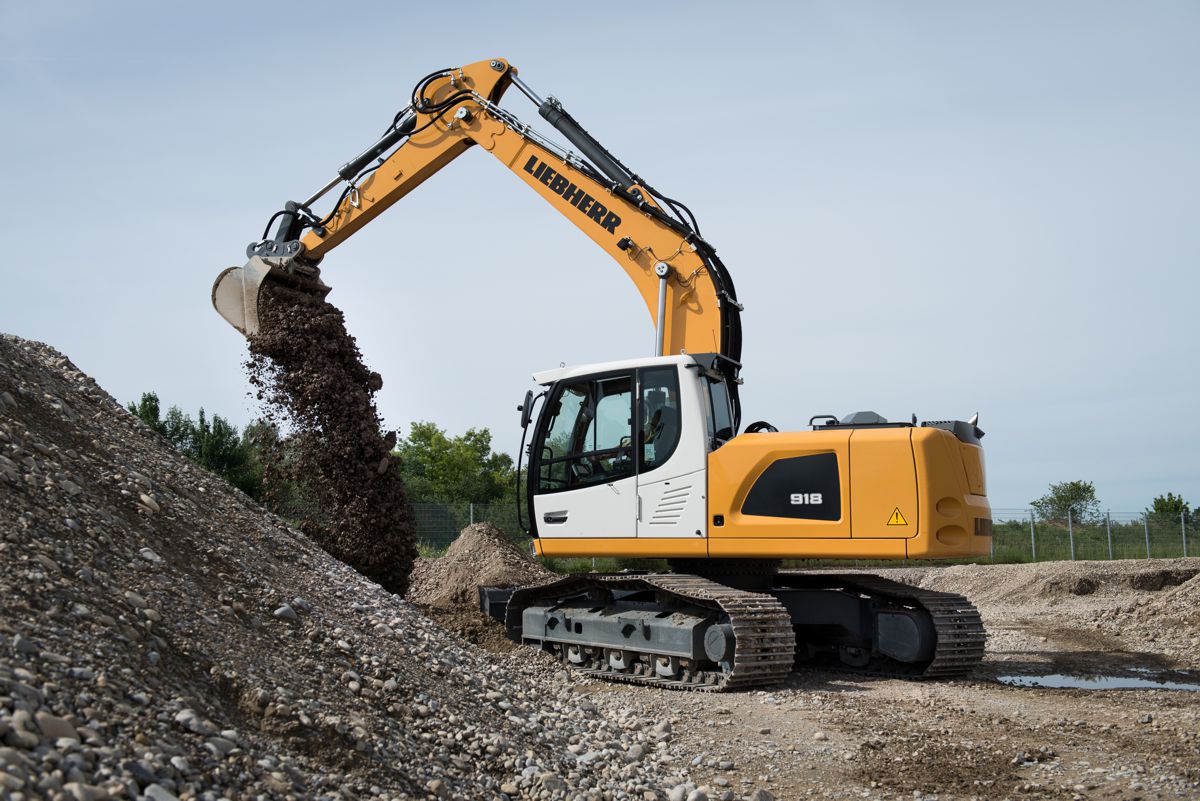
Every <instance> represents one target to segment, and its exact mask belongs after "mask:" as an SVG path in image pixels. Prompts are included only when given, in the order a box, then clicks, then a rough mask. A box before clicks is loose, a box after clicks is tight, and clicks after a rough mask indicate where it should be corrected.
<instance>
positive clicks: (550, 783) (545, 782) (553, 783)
mask: <svg viewBox="0 0 1200 801" xmlns="http://www.w3.org/2000/svg"><path fill="white" fill-rule="evenodd" d="M537 781H538V784H540V785H541V786H542V789H543V790H546V791H547V792H550V793H565V792H566V791H567V783H566V782H565V781H563V780H562V779H561V778H560V777H559V776H558V775H557V774H555V773H551V772H549V771H547V772H545V773H540V774H538V777H537Z"/></svg>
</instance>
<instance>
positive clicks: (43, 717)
mask: <svg viewBox="0 0 1200 801" xmlns="http://www.w3.org/2000/svg"><path fill="white" fill-rule="evenodd" d="M34 718H35V719H36V720H37V725H38V728H39V729H41V730H42V734H44V735H46V737H48V738H49V739H51V740H57V739H59V738H60V737H64V738H69V739H71V740H75V741H77V742H78V740H79V733H78V732H77V731H75V727H74V726H72V725H71V724H70V723H68V722H67V721H66V720H63V719H62V718H60V717H58V716H57V715H52V714H50V713H49V712H45V711H39V712H38V713H37V714H36V715H35V716H34Z"/></svg>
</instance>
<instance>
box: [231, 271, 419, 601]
mask: <svg viewBox="0 0 1200 801" xmlns="http://www.w3.org/2000/svg"><path fill="white" fill-rule="evenodd" d="M259 323H260V331H259V333H258V334H257V335H255V336H253V337H251V338H250V354H251V355H250V359H249V360H248V361H247V363H246V366H247V370H248V372H249V374H250V381H251V383H252V384H253V385H254V386H255V387H256V388H257V392H258V397H259V399H260V400H261V401H263V402H264V403H266V404H267V405H268V409H267V415H268V419H270V420H271V421H272V422H276V423H279V422H285V423H288V424H290V426H291V428H292V429H293V432H294V438H293V442H294V443H295V445H296V447H295V448H294V449H292V452H291V453H290V454H289V458H287V459H286V460H285V459H274V460H272V463H271V464H270V465H269V466H268V469H270V470H272V471H274V472H275V473H276V474H277V475H278V474H283V475H285V476H286V477H287V478H290V479H292V480H293V481H295V482H297V483H298V484H299V485H300V486H301V487H302V489H303V492H304V494H305V495H306V496H307V497H308V498H309V499H310V500H311V501H312V503H311V504H309V505H307V506H306V507H305V509H304V511H303V514H302V518H301V519H300V520H299V521H298V527H299V528H300V529H301V530H302V531H303V532H304V533H305V534H307V535H308V536H310V537H312V538H313V540H314V541H316V542H317V543H318V544H319V545H320V546H321V547H322V548H324V549H325V550H326V551H327V552H328V553H329V554H331V555H332V556H334V557H336V558H337V559H340V560H341V561H343V562H345V563H346V564H348V565H350V566H351V567H353V568H354V569H356V570H358V571H359V572H360V573H362V574H363V575H365V576H367V577H368V578H370V579H372V580H374V581H376V582H378V583H379V584H380V585H381V586H382V587H384V588H385V589H387V590H388V591H390V592H394V593H396V594H398V595H403V594H404V593H405V592H406V591H407V590H408V584H409V572H410V570H411V568H412V562H413V559H414V558H415V557H416V545H415V542H414V537H413V533H414V529H415V526H414V521H413V516H412V509H411V507H410V506H409V503H408V497H407V494H406V493H405V490H404V483H403V480H402V479H401V476H400V470H399V462H398V460H397V459H396V458H395V457H394V456H393V455H392V453H391V450H392V448H393V447H394V446H395V444H396V435H395V433H394V432H392V433H389V434H387V435H386V436H385V435H383V434H381V423H380V419H379V413H378V411H377V410H376V408H375V400H374V395H375V393H376V392H378V391H379V389H380V388H381V387H382V386H383V379H382V378H380V376H379V374H378V373H374V372H372V371H371V370H369V369H368V368H367V367H366V366H365V365H364V364H363V362H362V355H361V354H360V353H359V350H358V345H357V343H356V342H355V340H354V337H352V336H350V334H349V333H348V332H347V331H346V326H345V320H344V318H343V316H342V312H341V311H340V310H338V309H337V308H335V307H334V306H332V305H330V304H329V303H327V302H326V301H325V300H324V299H322V298H318V297H314V296H312V295H309V294H307V293H303V292H299V291H296V290H292V289H289V288H286V287H282V286H279V285H273V284H268V285H264V286H263V291H262V294H261V296H260V298H259ZM270 483H271V482H268V484H270Z"/></svg>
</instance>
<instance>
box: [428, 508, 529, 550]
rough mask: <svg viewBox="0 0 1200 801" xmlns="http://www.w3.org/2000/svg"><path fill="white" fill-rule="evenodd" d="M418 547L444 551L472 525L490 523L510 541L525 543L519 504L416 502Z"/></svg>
mask: <svg viewBox="0 0 1200 801" xmlns="http://www.w3.org/2000/svg"><path fill="white" fill-rule="evenodd" d="M412 506H413V515H414V516H415V517H416V522H417V545H418V546H419V547H420V548H421V549H422V550H423V551H431V552H437V551H443V550H445V549H446V548H447V547H449V545H450V543H452V542H454V540H455V539H457V538H458V534H459V532H461V531H462V530H463V529H464V528H466V527H467V526H468V525H470V524H471V523H484V522H486V523H491V524H492V525H494V526H496V527H497V528H499V529H500V530H501V531H503V532H504V533H505V534H506V535H507V536H508V537H509V538H510V539H513V540H516V541H522V540H524V539H525V532H524V531H523V530H522V528H521V525H520V523H518V521H517V505H516V503H514V502H512V501H508V502H507V503H414V504H413V505H412Z"/></svg>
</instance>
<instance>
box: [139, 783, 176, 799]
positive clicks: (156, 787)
mask: <svg viewBox="0 0 1200 801" xmlns="http://www.w3.org/2000/svg"><path fill="white" fill-rule="evenodd" d="M144 793H145V795H146V797H147V798H149V799H150V801H179V797H178V796H176V795H175V794H174V793H172V792H171V791H170V790H168V789H167V788H165V787H163V786H162V785H161V784H151V785H148V786H147V787H146V789H145V791H144Z"/></svg>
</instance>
